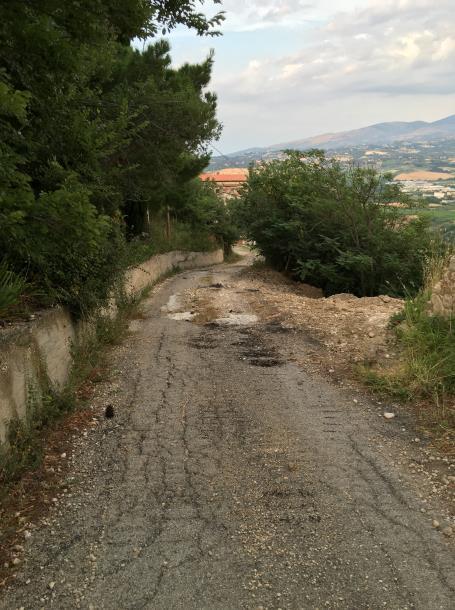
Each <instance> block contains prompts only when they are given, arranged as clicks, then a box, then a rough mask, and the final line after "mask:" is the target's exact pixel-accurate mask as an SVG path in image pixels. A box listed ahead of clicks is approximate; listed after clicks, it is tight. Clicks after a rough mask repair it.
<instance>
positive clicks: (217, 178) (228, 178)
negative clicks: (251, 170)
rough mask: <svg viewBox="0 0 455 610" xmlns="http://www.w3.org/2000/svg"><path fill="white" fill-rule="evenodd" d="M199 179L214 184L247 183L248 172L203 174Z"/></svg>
mask: <svg viewBox="0 0 455 610" xmlns="http://www.w3.org/2000/svg"><path fill="white" fill-rule="evenodd" d="M199 178H200V179H201V180H202V181H203V182H205V181H207V180H213V182H245V180H246V179H247V171H245V172H244V173H241V172H237V173H232V174H229V173H227V172H226V173H223V172H207V173H205V174H201V175H200V176H199Z"/></svg>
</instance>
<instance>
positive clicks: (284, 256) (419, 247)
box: [237, 151, 434, 296]
mask: <svg viewBox="0 0 455 610" xmlns="http://www.w3.org/2000/svg"><path fill="white" fill-rule="evenodd" d="M399 201H400V202H406V201H407V197H406V196H405V195H404V194H403V193H402V192H401V191H400V188H399V186H398V185H397V184H395V183H393V182H391V181H390V180H389V179H388V177H387V176H384V175H381V174H378V173H377V172H376V171H375V170H372V169H365V168H360V167H351V168H350V169H346V168H344V167H342V166H341V165H340V164H339V163H338V162H336V161H334V160H331V159H327V158H326V157H325V156H324V153H323V152H321V151H312V152H309V153H307V154H306V155H305V156H302V153H299V152H292V151H290V152H288V154H287V156H286V158H285V159H284V160H278V161H272V162H271V163H268V164H262V165H260V166H258V167H256V168H252V170H251V172H250V177H249V179H248V181H247V184H246V186H245V188H244V191H243V193H242V195H241V197H240V199H239V201H238V203H237V205H238V209H239V216H240V217H241V219H242V226H243V227H244V231H245V234H246V236H247V237H248V238H249V239H251V240H253V241H254V242H255V243H256V246H257V248H258V250H259V252H260V253H261V254H262V255H263V256H264V257H265V259H266V261H267V262H268V263H269V264H270V265H271V266H272V267H274V268H275V269H278V270H279V271H285V272H287V273H288V274H289V275H291V276H292V277H293V278H295V279H297V280H299V281H303V282H306V283H309V284H312V285H313V286H317V287H318V288H321V289H322V290H323V291H324V293H325V294H326V295H327V296H328V295H331V294H335V293H341V292H349V293H353V294H355V295H357V296H375V295H378V294H389V295H391V296H404V295H407V294H416V293H417V292H418V290H419V289H420V287H421V286H422V283H423V279H424V267H425V262H426V260H427V259H428V256H429V253H430V252H431V250H432V248H433V247H434V245H433V242H434V236H433V235H432V234H431V232H430V231H429V228H428V222H427V221H425V219H421V218H416V219H413V220H409V219H403V216H402V215H401V214H400V212H399V209H397V208H396V207H393V206H389V205H387V204H389V203H391V202H399Z"/></svg>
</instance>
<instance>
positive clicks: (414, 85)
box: [217, 0, 455, 102]
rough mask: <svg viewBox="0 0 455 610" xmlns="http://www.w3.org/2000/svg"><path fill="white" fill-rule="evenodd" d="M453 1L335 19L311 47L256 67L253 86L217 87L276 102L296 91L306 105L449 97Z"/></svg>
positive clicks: (422, 0)
mask: <svg viewBox="0 0 455 610" xmlns="http://www.w3.org/2000/svg"><path fill="white" fill-rule="evenodd" d="M452 1H453V0H451V1H450V2H446V1H445V0H440V2H439V5H438V10H435V11H431V10H429V8H430V5H433V2H430V1H429V0H412V2H411V1H410V0H397V1H396V2H390V1H388V0H387V1H385V2H383V3H381V5H379V3H378V2H370V3H369V9H365V8H364V9H360V10H356V11H353V12H351V13H349V14H346V13H343V14H340V15H339V16H337V17H335V18H334V19H333V20H332V21H331V23H330V24H328V25H324V26H323V27H321V28H319V29H318V30H317V31H316V32H315V33H314V35H313V41H312V42H311V44H308V45H307V46H305V47H303V48H302V50H301V51H298V52H296V53H294V54H293V55H292V56H284V57H281V58H278V59H275V60H273V61H261V62H259V63H258V64H257V65H256V64H255V70H254V78H253V77H252V74H251V69H250V68H248V69H247V70H245V71H243V72H241V73H240V74H231V75H229V76H228V77H226V78H221V79H219V81H218V83H217V84H218V87H220V88H221V90H222V91H224V90H225V89H226V88H227V87H229V88H230V89H231V90H234V91H235V92H236V93H237V94H238V95H242V94H243V95H246V96H248V97H250V98H252V97H257V98H260V97H264V96H267V98H268V99H274V100H280V99H281V100H282V102H285V101H286V98H287V97H289V98H290V99H294V97H295V94H296V91H300V93H301V95H302V96H305V97H306V98H308V97H313V96H315V95H323V94H325V95H337V94H338V95H339V94H344V93H346V92H349V93H350V94H351V93H355V92H356V91H357V92H359V91H369V90H371V91H375V92H382V93H384V94H388V93H393V92H395V91H396V90H397V89H399V90H400V92H402V93H406V90H408V92H409V93H410V94H412V95H415V94H418V93H419V91H420V92H422V93H425V94H427V93H428V91H429V90H431V89H432V88H433V89H434V90H435V91H438V92H447V93H455V79H454V78H453V74H454V73H455V34H454V33H453V31H454V26H455V3H454V4H452ZM411 13H412V19H411ZM405 17H408V18H405ZM354 24H357V26H358V29H357V28H356V27H354ZM360 26H361V27H360ZM367 26H369V30H368V31H367V29H366V28H367ZM356 30H357V34H356V33H355V32H356ZM318 36H319V37H320V38H319V40H318ZM322 37H323V38H322ZM284 82H286V89H283V83H284Z"/></svg>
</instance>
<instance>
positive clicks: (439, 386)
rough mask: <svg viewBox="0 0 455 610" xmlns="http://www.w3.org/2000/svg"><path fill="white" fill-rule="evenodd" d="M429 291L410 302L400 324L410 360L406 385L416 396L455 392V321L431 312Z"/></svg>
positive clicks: (405, 353) (400, 340) (401, 340)
mask: <svg viewBox="0 0 455 610" xmlns="http://www.w3.org/2000/svg"><path fill="white" fill-rule="evenodd" d="M427 302H428V294H421V295H419V296H418V297H416V298H415V299H408V300H407V301H406V305H405V310H404V316H405V318H404V322H403V323H401V324H400V325H399V326H397V329H396V332H397V338H398V343H399V345H400V346H401V347H402V349H403V357H404V361H405V363H406V368H405V371H404V375H405V379H406V385H407V386H408V387H410V388H411V390H412V393H413V395H416V394H418V395H421V396H426V397H433V398H434V397H438V396H439V397H443V396H445V395H454V394H455V320H454V319H450V318H443V317H439V316H433V315H429V314H428V313H427Z"/></svg>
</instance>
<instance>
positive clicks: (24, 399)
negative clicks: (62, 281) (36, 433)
mask: <svg viewBox="0 0 455 610" xmlns="http://www.w3.org/2000/svg"><path fill="white" fill-rule="evenodd" d="M221 262H223V251H222V250H215V251H214V252H168V253H167V254H160V255H159V256H154V257H152V258H151V259H149V260H148V261H146V262H145V263H144V264H142V265H141V266H139V267H135V268H132V269H130V270H129V271H128V272H127V274H126V277H125V290H126V292H127V294H128V295H129V296H133V295H134V294H137V293H139V292H141V291H142V290H143V289H144V288H146V287H147V286H148V285H150V284H152V283H153V282H155V281H156V280H158V279H159V278H160V277H161V276H163V275H165V274H166V273H168V272H169V271H172V269H173V268H174V267H176V266H179V267H180V268H182V269H190V268H194V267H204V266H207V265H214V264H217V263H221ZM109 311H110V312H114V311H115V308H111V309H110V310H109ZM80 333H81V325H80V324H77V323H76V322H75V321H74V320H73V319H72V318H71V316H70V314H69V313H68V312H67V311H66V310H65V309H63V308H56V309H52V310H48V311H44V312H38V313H37V314H36V319H35V320H33V321H31V322H23V323H20V324H17V325H14V327H12V328H6V329H2V330H1V331H0V443H4V442H5V440H6V437H7V431H8V424H9V422H10V421H11V420H12V419H13V418H16V417H18V418H20V419H25V418H26V417H27V405H28V404H29V402H30V401H29V400H28V394H29V392H30V390H31V389H33V388H34V387H35V388H39V387H40V382H41V381H42V377H43V374H45V375H46V376H47V379H48V381H49V382H50V384H51V385H52V387H54V388H55V389H56V390H58V389H61V388H63V387H64V386H65V384H66V382H67V381H68V378H69V374H70V371H71V366H72V358H71V346H72V344H73V343H74V341H75V339H76V337H77V336H78V335H79V334H80Z"/></svg>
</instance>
